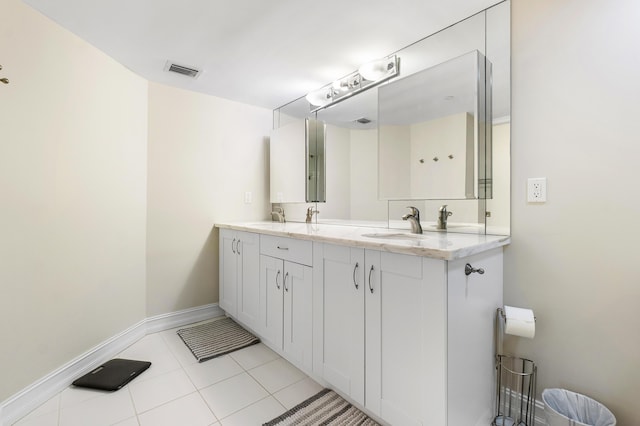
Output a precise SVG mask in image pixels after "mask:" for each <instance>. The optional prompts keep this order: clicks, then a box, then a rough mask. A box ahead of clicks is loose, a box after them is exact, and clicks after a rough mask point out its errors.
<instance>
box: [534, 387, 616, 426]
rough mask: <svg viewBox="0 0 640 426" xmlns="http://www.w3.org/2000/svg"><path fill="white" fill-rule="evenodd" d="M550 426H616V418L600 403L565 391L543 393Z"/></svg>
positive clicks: (545, 411) (554, 390)
mask: <svg viewBox="0 0 640 426" xmlns="http://www.w3.org/2000/svg"><path fill="white" fill-rule="evenodd" d="M542 402H544V415H545V417H546V418H547V425H548V426H615V425H616V418H615V416H614V415H613V413H612V412H611V411H609V409H608V408H607V407H605V406H604V405H602V404H600V403H599V402H598V401H596V400H594V399H591V398H589V397H588V396H585V395H581V394H579V393H575V392H571V391H568V390H565V389H545V390H544V391H542Z"/></svg>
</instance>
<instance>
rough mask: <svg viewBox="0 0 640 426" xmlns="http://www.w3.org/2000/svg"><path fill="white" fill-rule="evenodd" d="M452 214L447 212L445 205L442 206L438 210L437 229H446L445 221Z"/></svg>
mask: <svg viewBox="0 0 640 426" xmlns="http://www.w3.org/2000/svg"><path fill="white" fill-rule="evenodd" d="M452 214H453V212H450V211H447V205H446V204H444V205H442V206H440V208H439V209H438V225H437V226H436V228H437V229H447V219H448V218H449V216H451V215H452Z"/></svg>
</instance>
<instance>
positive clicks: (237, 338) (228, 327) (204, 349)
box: [178, 317, 260, 362]
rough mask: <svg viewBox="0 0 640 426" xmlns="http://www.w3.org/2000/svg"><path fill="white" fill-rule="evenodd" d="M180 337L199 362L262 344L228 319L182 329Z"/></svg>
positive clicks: (179, 331)
mask: <svg viewBox="0 0 640 426" xmlns="http://www.w3.org/2000/svg"><path fill="white" fill-rule="evenodd" d="M178 336H180V338H181V339H182V341H183V342H184V343H185V345H187V347H188V348H189V349H190V350H191V353H193V356H195V357H196V359H197V360H198V362H202V361H206V360H208V359H211V358H215V357H217V356H220V355H224V354H228V353H229V352H233V351H237V350H238V349H242V348H246V347H247V346H251V345H255V344H256V343H259V342H260V339H258V338H257V337H256V336H254V335H253V334H251V333H249V332H248V331H247V330H245V329H244V328H242V327H240V326H239V325H238V324H237V323H236V322H235V321H234V320H232V319H231V318H228V317H226V318H222V319H219V320H215V321H211V322H207V323H204V324H200V325H195V326H193V327H189V328H183V329H180V330H178Z"/></svg>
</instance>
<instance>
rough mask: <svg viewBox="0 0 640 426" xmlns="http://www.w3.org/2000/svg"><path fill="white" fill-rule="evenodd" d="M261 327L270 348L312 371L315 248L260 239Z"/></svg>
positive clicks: (304, 243)
mask: <svg viewBox="0 0 640 426" xmlns="http://www.w3.org/2000/svg"><path fill="white" fill-rule="evenodd" d="M260 247H261V255H260V297H259V298H260V302H261V303H260V324H259V325H258V327H257V329H256V331H257V332H258V333H259V334H260V335H261V337H262V340H263V341H264V342H265V343H266V344H267V345H268V346H270V347H272V348H274V349H276V350H277V351H280V352H282V353H283V354H284V355H285V356H286V357H287V359H289V361H291V362H293V363H294V364H296V365H297V366H299V367H301V368H302V369H306V370H307V371H311V369H312V338H311V336H312V297H313V294H312V283H313V281H312V279H313V278H312V268H311V266H310V265H311V263H312V256H311V251H312V244H311V242H310V241H300V240H294V239H291V238H282V237H273V236H268V235H262V236H261V242H260Z"/></svg>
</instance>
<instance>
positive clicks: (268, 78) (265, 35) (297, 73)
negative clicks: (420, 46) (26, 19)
mask: <svg viewBox="0 0 640 426" xmlns="http://www.w3.org/2000/svg"><path fill="white" fill-rule="evenodd" d="M24 1H25V2H26V3H27V4H29V5H31V6H33V7H34V8H36V9H37V10H39V11H41V12H42V13H43V14H45V15H46V16H48V17H50V18H51V19H53V20H54V21H56V22H58V23H59V24H60V25H62V26H63V27H65V28H67V29H69V30H70V31H72V32H73V33H75V34H77V35H78V36H80V37H81V38H83V39H85V40H87V41H88V42H89V43H91V44H93V45H94V46H96V47H97V48H99V49H101V50H102V51H104V52H106V53H107V54H108V55H110V56H111V57H113V58H114V59H116V60H117V61H119V62H121V63H122V64H124V65H125V66H126V67H128V68H130V69H131V70H133V71H135V72H136V73H138V74H140V75H142V76H143V77H145V78H147V79H149V80H151V81H155V82H159V83H164V84H168V85H171V86H176V87H181V88H184V89H188V90H193V91H197V92H201V93H206V94H210V95H214V96H219V97H222V98H227V99H231V100H235V101H239V102H244V103H248V104H252V105H257V106H262V107H266V108H270V109H271V108H276V107H278V106H280V105H282V104H285V103H287V102H289V101H291V100H293V99H296V98H298V97H300V96H303V95H304V94H305V93H307V92H309V91H312V90H314V89H317V88H319V87H321V86H323V85H324V84H326V83H328V82H330V81H333V80H335V79H337V78H340V77H342V76H344V75H346V74H348V73H350V72H351V71H354V70H356V69H357V68H358V66H359V65H361V64H363V63H365V62H368V61H371V60H373V59H377V58H380V57H383V56H386V55H388V54H390V53H393V52H395V51H397V50H399V49H401V48H403V47H405V46H407V45H409V44H411V43H413V42H415V41H417V40H420V39H422V38H424V37H426V36H428V35H430V34H432V33H434V32H436V31H438V30H440V29H443V28H445V27H447V26H449V25H451V24H453V23H455V22H457V21H459V20H461V19H464V18H466V17H468V16H470V15H472V14H474V13H477V12H479V11H481V10H483V9H486V8H487V7H490V6H492V5H494V4H496V3H499V2H500V0H394V1H380V0H324V1H320V0H318V1H310V0H270V1H269V0H232V1H231V0H227V1H221V0H180V1H176V0H173V1H171V0H89V1H87V0H24ZM167 60H170V61H173V62H175V63H178V64H180V65H184V66H188V67H194V68H197V69H200V70H202V73H201V75H200V76H199V77H198V78H197V79H195V80H194V79H191V78H189V77H185V76H181V75H178V74H174V73H168V72H166V71H164V67H165V64H166V62H167Z"/></svg>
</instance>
